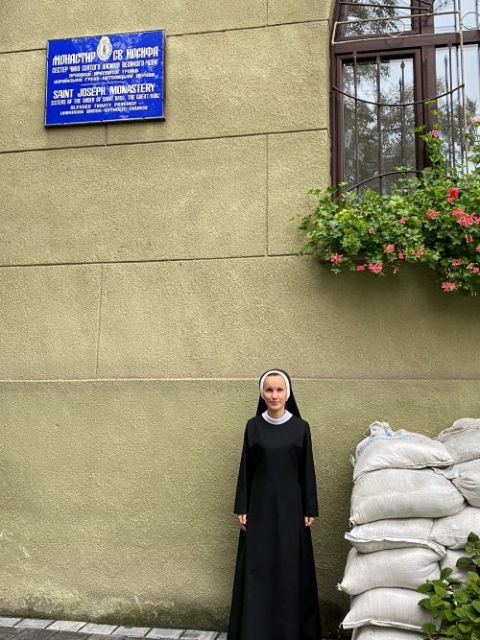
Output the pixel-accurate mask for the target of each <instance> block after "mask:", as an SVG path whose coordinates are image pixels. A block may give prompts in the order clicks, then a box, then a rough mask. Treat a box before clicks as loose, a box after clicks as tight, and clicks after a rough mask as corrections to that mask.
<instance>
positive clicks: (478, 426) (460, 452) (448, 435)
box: [437, 418, 480, 464]
mask: <svg viewBox="0 0 480 640" xmlns="http://www.w3.org/2000/svg"><path fill="white" fill-rule="evenodd" d="M437 439H438V440H439V442H441V443H443V444H444V445H445V447H446V448H447V450H448V451H449V453H450V454H451V455H452V458H453V461H454V462H455V464H459V463H461V462H468V461H469V460H476V459H478V458H480V419H478V418H477V419H475V418H460V420H455V422H454V423H453V424H452V426H451V427H448V429H444V430H443V431H441V432H440V433H439V434H438V436H437Z"/></svg>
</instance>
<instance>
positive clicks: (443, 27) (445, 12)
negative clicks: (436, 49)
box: [434, 0, 480, 33]
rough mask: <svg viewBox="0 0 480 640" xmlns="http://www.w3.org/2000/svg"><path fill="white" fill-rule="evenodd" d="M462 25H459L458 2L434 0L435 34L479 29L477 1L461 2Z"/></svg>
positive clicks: (457, 0)
mask: <svg viewBox="0 0 480 640" xmlns="http://www.w3.org/2000/svg"><path fill="white" fill-rule="evenodd" d="M461 9H462V15H461V18H462V25H460V3H459V0H436V2H435V4H434V13H435V16H434V27H435V33H448V32H451V31H459V30H460V27H461V26H462V27H463V31H467V30H475V29H478V28H479V27H480V19H479V15H480V13H479V12H480V3H479V2H478V0H462V3H461Z"/></svg>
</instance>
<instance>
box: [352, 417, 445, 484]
mask: <svg viewBox="0 0 480 640" xmlns="http://www.w3.org/2000/svg"><path fill="white" fill-rule="evenodd" d="M370 434H371V435H370V436H368V438H365V440H362V442H360V443H359V445H358V446H357V448H356V452H355V458H354V469H353V479H354V480H356V479H357V478H360V477H361V476H362V475H363V474H364V473H368V472H369V471H377V470H378V469H424V468H425V467H448V466H450V465H452V464H453V459H452V456H451V455H450V453H449V452H448V451H447V449H446V448H445V446H444V445H443V444H442V443H441V442H439V441H438V440H433V439H432V438H429V437H427V436H424V435H422V434H420V433H414V432H413V431H407V430H406V429H400V430H398V431H394V430H393V429H392V428H391V427H390V425H389V424H388V423H387V422H373V423H372V424H371V425H370Z"/></svg>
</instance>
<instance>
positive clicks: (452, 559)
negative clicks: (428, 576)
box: [440, 549, 467, 580]
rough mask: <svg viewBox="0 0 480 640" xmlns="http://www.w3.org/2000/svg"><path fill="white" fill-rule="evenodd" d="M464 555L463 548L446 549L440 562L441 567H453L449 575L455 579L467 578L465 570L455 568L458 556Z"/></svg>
mask: <svg viewBox="0 0 480 640" xmlns="http://www.w3.org/2000/svg"><path fill="white" fill-rule="evenodd" d="M464 555H465V550H464V549H460V550H457V549H447V552H446V554H445V555H444V557H443V558H442V561H441V564H440V566H441V568H442V569H445V568H446V567H450V569H453V572H452V575H451V576H450V577H451V578H454V579H455V580H466V578H467V571H466V570H463V569H457V560H458V559H459V558H463V557H464Z"/></svg>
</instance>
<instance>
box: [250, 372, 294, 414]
mask: <svg viewBox="0 0 480 640" xmlns="http://www.w3.org/2000/svg"><path fill="white" fill-rule="evenodd" d="M268 371H271V372H272V373H273V372H274V371H280V372H281V373H283V375H284V376H285V377H286V378H287V380H288V382H289V383H290V397H289V399H288V400H287V403H286V405H285V409H286V410H287V411H290V413H292V414H293V415H294V416H297V418H301V417H302V416H301V415H300V411H299V409H298V406H297V401H296V400H295V396H294V394H293V389H292V381H291V379H290V376H289V375H288V373H287V372H286V371H284V370H283V369H267V371H264V372H263V373H262V375H261V376H260V380H261V379H262V378H263V376H264V375H265V374H266V373H268ZM260 380H259V381H258V383H259V384H260ZM266 410H267V405H266V403H265V400H264V399H263V398H262V396H260V397H259V398H258V405H257V414H256V415H257V416H260V415H261V414H262V413H263V412H264V411H266Z"/></svg>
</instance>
